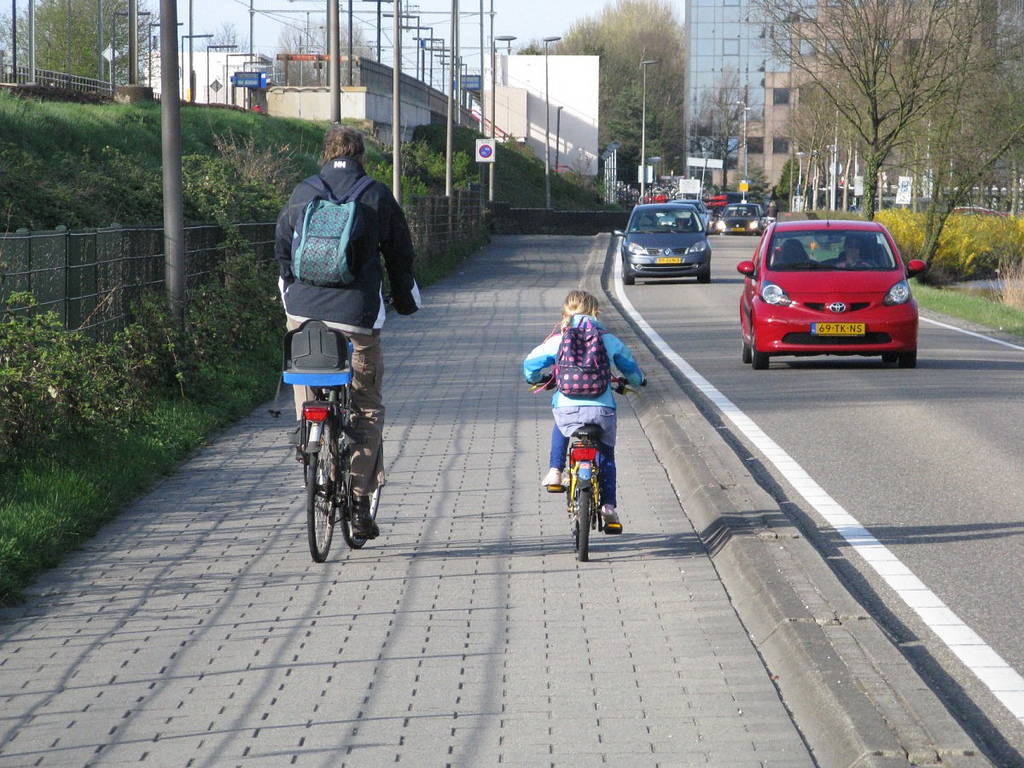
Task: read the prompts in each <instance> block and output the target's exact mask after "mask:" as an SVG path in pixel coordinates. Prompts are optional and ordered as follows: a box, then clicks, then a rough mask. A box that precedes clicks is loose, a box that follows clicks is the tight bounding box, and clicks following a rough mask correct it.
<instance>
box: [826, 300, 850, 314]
mask: <svg viewBox="0 0 1024 768" xmlns="http://www.w3.org/2000/svg"><path fill="white" fill-rule="evenodd" d="M825 309H827V310H828V311H829V312H832V313H834V314H837V315H841V314H842V313H843V312H845V311H846V305H845V304H844V303H843V302H841V301H833V302H832V303H831V304H826V305H825Z"/></svg>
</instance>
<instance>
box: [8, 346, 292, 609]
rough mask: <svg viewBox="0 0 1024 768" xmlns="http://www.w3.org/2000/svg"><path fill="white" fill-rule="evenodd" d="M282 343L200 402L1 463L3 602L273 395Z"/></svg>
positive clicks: (241, 365)
mask: <svg viewBox="0 0 1024 768" xmlns="http://www.w3.org/2000/svg"><path fill="white" fill-rule="evenodd" d="M279 368H280V350H279V348H278V347H277V345H273V348H272V349H264V350H261V351H260V352H259V354H258V355H255V356H248V355H247V356H245V357H243V358H240V359H238V360H236V361H235V362H234V363H233V364H232V365H231V367H230V368H227V369H225V370H223V371H221V372H220V374H219V375H218V378H217V379H216V380H215V381H214V382H213V383H212V384H211V386H210V388H209V389H208V391H207V392H206V393H205V395H206V396H205V397H204V400H203V402H202V403H197V402H191V401H188V400H180V399H174V400H170V399H168V400H155V401H154V402H152V404H151V407H150V409H149V412H148V414H147V415H146V417H145V419H144V420H143V422H142V423H141V424H139V425H138V426H137V427H134V428H132V429H130V430H115V429H110V430H107V431H103V432H99V433H97V434H94V435H92V436H91V437H90V438H88V439H83V440H81V441H76V442H70V441H69V442H68V443H67V444H64V445H61V446H60V449H59V450H58V451H51V452H48V453H47V454H45V455H44V454H39V455H33V456H22V457H19V460H18V462H17V465H16V466H8V467H4V468H3V469H0V488H2V489H3V490H2V491H0V604H2V605H11V604H14V603H17V602H18V601H19V600H20V599H21V593H22V590H23V589H24V588H25V586H26V585H27V584H28V583H29V582H30V580H31V579H32V578H33V577H34V576H36V575H37V574H38V573H39V572H40V571H42V570H44V569H46V568H51V567H53V566H55V565H57V564H58V563H59V562H60V561H61V559H62V558H63V557H64V556H65V555H66V554H67V553H68V552H69V551H71V550H74V549H76V548H77V547H78V546H80V545H81V543H82V542H83V541H85V540H87V539H88V538H90V537H91V536H93V535H95V534H96V532H97V531H99V529H100V528H101V527H102V526H103V525H104V524H106V523H108V522H109V521H110V520H112V519H113V518H115V517H116V516H117V515H118V513H120V512H121V511H122V510H123V509H124V508H125V507H126V506H127V505H128V504H129V503H130V502H131V501H132V500H133V499H134V498H136V497H137V496H138V495H139V494H140V493H142V492H144V491H145V490H146V489H147V488H149V487H150V486H152V485H153V483H154V482H156V481H157V480H158V479H159V478H161V477H163V476H165V475H168V474H170V473H171V472H172V471H173V470H174V468H175V467H176V466H177V465H178V463H179V462H180V461H181V460H182V459H184V458H186V457H187V456H189V454H191V453H192V452H193V451H194V450H195V449H197V448H199V447H200V446H202V445H203V444H204V442H205V441H206V439H207V438H208V437H209V436H210V435H211V434H212V433H215V432H216V431H217V430H219V429H223V428H224V427H226V426H228V425H230V424H232V423H234V422H235V421H237V420H238V419H239V418H241V417H242V416H244V415H245V414H247V413H249V412H250V411H251V410H252V408H253V407H254V406H255V405H257V404H259V403H261V402H266V401H267V400H269V399H270V398H271V397H273V394H274V388H275V386H276V383H277V377H278V376H279V375H280V373H279Z"/></svg>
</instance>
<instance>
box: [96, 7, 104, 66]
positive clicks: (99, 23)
mask: <svg viewBox="0 0 1024 768" xmlns="http://www.w3.org/2000/svg"><path fill="white" fill-rule="evenodd" d="M96 59H97V64H98V67H99V71H98V74H97V75H96V79H97V80H99V81H100V82H103V0H96Z"/></svg>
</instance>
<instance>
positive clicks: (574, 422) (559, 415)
mask: <svg viewBox="0 0 1024 768" xmlns="http://www.w3.org/2000/svg"><path fill="white" fill-rule="evenodd" d="M599 312H600V305H599V303H598V300H597V298H596V297H595V296H593V295H592V294H590V293H587V292H586V291H570V292H569V295H568V296H566V297H565V302H564V303H563V305H562V321H561V322H560V323H559V324H558V325H557V326H555V329H554V330H553V331H552V332H551V334H550V335H549V336H548V337H547V338H546V339H545V340H544V341H543V342H542V343H541V344H540V345H539V346H537V347H536V348H534V349H533V351H532V352H530V354H528V355H527V356H526V359H525V360H524V361H523V375H524V376H525V377H526V380H527V381H528V382H529V383H531V384H539V383H540V382H542V381H543V380H544V378H545V377H544V374H543V371H544V369H545V368H549V367H551V366H553V365H555V362H556V360H557V358H558V352H559V348H560V347H561V345H562V336H563V334H564V333H565V331H566V329H568V328H575V327H579V326H580V325H581V323H582V324H586V323H589V324H592V325H593V326H595V327H596V328H597V329H598V331H599V332H600V334H601V341H602V342H603V344H604V348H605V351H606V352H607V356H608V360H609V361H610V362H611V363H612V364H614V366H615V367H616V368H617V369H618V370H619V372H620V373H621V374H622V375H623V376H624V377H625V378H626V381H627V382H628V383H629V384H631V385H633V386H634V387H639V386H642V385H643V384H644V383H646V382H645V379H644V375H643V372H642V371H641V370H640V366H639V365H637V362H636V360H634V359H633V353H632V352H630V351H629V348H628V347H627V346H626V345H625V344H624V343H623V342H622V341H621V340H620V339H619V338H618V337H616V336H614V335H612V334H611V333H608V332H607V331H605V330H604V327H603V326H602V325H601V324H600V323H599V322H598V321H597V315H598V313H599ZM609 373H610V372H609ZM609 378H610V376H609ZM551 410H552V414H553V415H554V417H555V426H554V429H553V430H552V432H551V461H550V469H549V470H548V473H547V475H545V476H544V479H543V481H542V483H541V484H542V485H543V486H545V487H546V488H547V489H548V490H549V491H551V492H552V493H557V492H560V491H561V490H562V470H563V468H564V466H565V451H566V448H567V447H568V445H569V437H570V436H571V435H572V433H573V432H574V431H575V430H576V429H578V428H579V427H581V426H583V425H584V424H597V425H598V426H600V427H601V429H602V435H601V438H600V440H599V456H600V459H599V462H600V467H601V472H600V474H599V482H600V492H601V501H602V505H601V517H602V518H603V519H604V525H605V532H606V533H622V523H621V522H620V521H619V516H618V513H617V512H616V509H615V507H616V498H615V432H616V423H617V422H616V415H615V395H614V393H613V392H612V383H609V385H608V386H606V387H605V388H604V390H603V391H602V392H600V393H599V394H596V395H590V396H585V397H579V396H569V395H566V394H563V392H561V391H559V390H558V389H556V390H555V394H554V396H553V397H552V398H551Z"/></svg>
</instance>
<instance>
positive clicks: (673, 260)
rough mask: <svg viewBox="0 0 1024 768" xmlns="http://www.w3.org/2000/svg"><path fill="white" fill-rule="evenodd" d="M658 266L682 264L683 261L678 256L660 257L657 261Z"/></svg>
mask: <svg viewBox="0 0 1024 768" xmlns="http://www.w3.org/2000/svg"><path fill="white" fill-rule="evenodd" d="M658 263H659V264H682V263H683V260H682V259H681V258H679V257H678V256H662V257H661V258H659V259H658Z"/></svg>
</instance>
